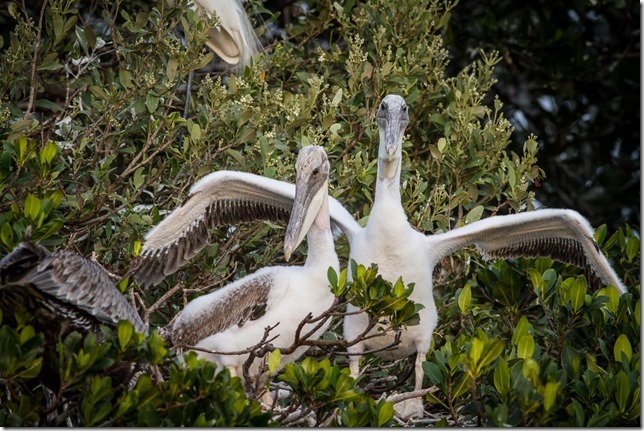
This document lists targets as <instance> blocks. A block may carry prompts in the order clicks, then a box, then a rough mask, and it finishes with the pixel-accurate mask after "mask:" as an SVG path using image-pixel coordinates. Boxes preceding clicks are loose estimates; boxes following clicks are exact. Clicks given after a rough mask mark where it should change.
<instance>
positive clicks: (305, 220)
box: [284, 153, 329, 262]
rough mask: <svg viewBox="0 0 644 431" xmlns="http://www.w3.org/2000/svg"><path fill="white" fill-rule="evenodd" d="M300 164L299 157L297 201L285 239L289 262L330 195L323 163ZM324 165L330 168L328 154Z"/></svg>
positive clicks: (295, 201) (296, 184)
mask: <svg viewBox="0 0 644 431" xmlns="http://www.w3.org/2000/svg"><path fill="white" fill-rule="evenodd" d="M299 162H300V158H299V157H298V165H300V168H299V169H298V171H297V179H296V182H295V200H294V202H293V210H292V211H291V218H290V220H289V222H288V227H287V228H286V235H285V237H284V257H285V258H286V261H287V262H288V260H289V259H290V258H291V253H293V250H295V249H296V248H297V246H298V245H300V243H301V242H302V241H303V240H304V237H305V236H306V234H307V233H308V231H309V229H310V228H311V225H312V224H313V222H314V221H315V218H316V217H317V215H318V213H319V212H320V208H321V207H322V204H323V203H324V198H325V197H326V195H327V193H328V178H329V177H328V168H327V169H326V170H325V172H326V174H323V173H322V172H323V166H320V165H321V163H317V164H305V165H304V166H301V165H303V164H300V163H299ZM323 163H326V164H327V167H328V161H327V160H326V153H325V154H324V159H323Z"/></svg>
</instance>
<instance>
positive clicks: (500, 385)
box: [494, 359, 510, 398]
mask: <svg viewBox="0 0 644 431" xmlns="http://www.w3.org/2000/svg"><path fill="white" fill-rule="evenodd" d="M494 387H495V388H496V390H497V392H498V393H499V395H501V397H502V398H504V397H505V395H506V394H507V393H508V391H509V390H510V368H509V367H508V363H507V362H505V360H504V359H501V360H500V361H499V363H498V364H497V366H496V367H495V368H494Z"/></svg>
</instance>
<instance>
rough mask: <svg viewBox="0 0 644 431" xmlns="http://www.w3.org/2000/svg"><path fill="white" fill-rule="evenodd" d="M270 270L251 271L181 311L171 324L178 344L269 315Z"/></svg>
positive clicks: (271, 284) (193, 342) (200, 338)
mask: <svg viewBox="0 0 644 431" xmlns="http://www.w3.org/2000/svg"><path fill="white" fill-rule="evenodd" d="M273 283H274V278H273V275H272V273H271V271H264V272H261V273H255V274H251V275H249V276H247V277H244V278H242V279H241V280H238V281H236V282H235V283H233V284H230V285H228V286H225V287H223V288H222V289H220V290H216V291H214V292H212V293H210V294H208V295H203V296H200V297H198V298H196V299H194V300H193V301H192V302H190V303H189V304H188V305H187V306H186V308H184V309H183V310H182V311H181V314H180V315H179V317H177V320H176V321H175V323H174V325H173V327H172V342H173V343H174V344H175V345H176V346H194V345H196V344H197V343H198V342H199V341H201V340H203V339H204V338H206V337H209V336H211V335H214V334H217V333H219V332H222V331H224V330H226V329H228V328H230V327H231V326H233V325H238V326H243V325H244V324H245V323H246V322H247V321H248V320H256V319H259V318H260V317H262V316H263V315H264V314H266V311H267V306H268V297H269V294H270V292H271V289H272V288H273Z"/></svg>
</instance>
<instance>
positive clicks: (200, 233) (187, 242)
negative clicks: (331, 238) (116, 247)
mask: <svg viewBox="0 0 644 431" xmlns="http://www.w3.org/2000/svg"><path fill="white" fill-rule="evenodd" d="M294 199H295V185H293V184H290V183H287V182H284V181H278V180H274V179H271V178H266V177H262V176H259V175H254V174H249V173H244V172H234V171H219V172H214V173H212V174H209V175H207V176H205V177H204V178H202V179H201V180H199V181H198V182H197V183H195V185H194V186H193V187H192V189H191V190H190V196H189V198H188V200H187V201H186V202H185V203H184V204H183V205H182V206H181V207H179V208H177V209H176V210H174V211H173V212H172V213H170V214H169V215H168V216H167V217H166V218H165V219H164V220H163V221H161V223H159V224H158V225H157V226H156V227H154V228H153V229H152V230H150V231H149V232H148V233H147V234H146V236H145V241H144V245H143V251H142V253H141V257H140V259H139V265H140V266H139V267H138V269H137V270H136V272H135V275H134V278H135V280H136V281H137V282H138V283H139V284H141V285H142V286H150V285H153V284H158V283H159V282H161V281H162V280H163V279H164V278H165V277H166V276H168V275H170V274H172V273H174V272H176V271H177V270H178V269H179V268H180V267H181V266H183V265H185V264H186V263H187V262H188V261H189V260H190V259H191V258H192V257H193V256H194V255H195V254H197V253H198V252H199V251H200V250H201V249H203V248H204V247H205V246H206V245H207V244H208V241H209V235H208V230H209V229H212V228H215V227H219V226H223V225H235V224H238V223H243V222H251V221H257V220H269V221H273V222H284V223H287V222H288V219H289V217H290V214H291V208H292V206H293V200H294ZM329 210H330V213H331V221H332V223H333V224H334V225H336V226H338V227H339V228H340V229H342V231H343V232H344V233H345V234H346V235H347V237H349V239H350V238H351V236H352V235H353V234H354V233H355V232H356V231H358V230H359V229H361V227H360V225H359V224H358V223H357V222H356V221H355V219H354V218H353V217H352V216H351V214H349V212H348V211H347V210H346V209H345V208H344V207H343V206H342V205H341V204H340V203H339V202H338V201H337V200H335V199H333V198H330V199H329Z"/></svg>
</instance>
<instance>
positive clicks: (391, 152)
mask: <svg viewBox="0 0 644 431" xmlns="http://www.w3.org/2000/svg"><path fill="white" fill-rule="evenodd" d="M395 154H396V146H395V145H387V160H388V161H390V162H391V161H392V160H393V159H394V155H395Z"/></svg>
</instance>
